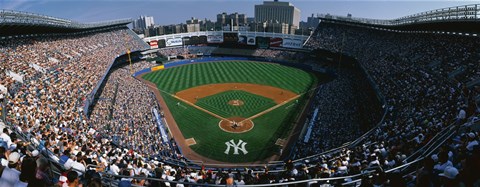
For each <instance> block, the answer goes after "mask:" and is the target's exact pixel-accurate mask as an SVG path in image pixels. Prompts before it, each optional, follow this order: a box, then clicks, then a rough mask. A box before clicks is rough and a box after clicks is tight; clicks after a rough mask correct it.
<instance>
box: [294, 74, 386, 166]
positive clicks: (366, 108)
mask: <svg viewBox="0 0 480 187" xmlns="http://www.w3.org/2000/svg"><path fill="white" fill-rule="evenodd" d="M359 71H361V70H359V69H358V68H357V69H353V68H343V69H342V70H341V71H338V72H337V76H336V78H333V80H331V81H329V82H326V83H323V84H321V85H320V87H319V88H318V91H317V93H316V95H315V98H314V99H313V101H312V102H313V106H314V108H315V109H318V114H317V116H316V119H312V118H313V116H310V117H309V119H310V122H313V124H312V127H311V132H310V133H309V135H306V136H308V137H306V138H304V137H301V138H299V140H298V142H297V144H296V147H295V150H294V151H293V153H294V156H293V158H294V159H296V158H303V157H306V156H310V155H314V154H318V153H322V152H324V151H327V150H330V149H333V148H336V147H339V145H342V144H344V143H346V142H349V141H353V140H355V139H356V138H358V137H360V135H362V134H363V133H365V132H366V131H367V130H369V129H370V128H372V126H373V125H375V123H378V121H379V120H380V119H381V114H382V112H381V106H380V104H379V103H380V102H379V101H378V100H377V97H376V96H375V93H374V92H373V89H371V85H370V84H369V82H368V80H366V78H365V76H364V75H363V74H362V73H361V72H359ZM369 88H370V89H369Z"/></svg>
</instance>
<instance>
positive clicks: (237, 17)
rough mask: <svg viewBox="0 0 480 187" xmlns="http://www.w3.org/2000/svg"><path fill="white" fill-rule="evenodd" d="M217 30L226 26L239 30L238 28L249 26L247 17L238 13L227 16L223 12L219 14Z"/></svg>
mask: <svg viewBox="0 0 480 187" xmlns="http://www.w3.org/2000/svg"><path fill="white" fill-rule="evenodd" d="M216 24H217V28H222V27H224V26H226V25H229V26H233V27H235V28H238V26H244V25H246V24H247V16H245V14H239V13H238V12H235V13H232V14H227V13H226V12H223V13H221V14H217V23H216Z"/></svg>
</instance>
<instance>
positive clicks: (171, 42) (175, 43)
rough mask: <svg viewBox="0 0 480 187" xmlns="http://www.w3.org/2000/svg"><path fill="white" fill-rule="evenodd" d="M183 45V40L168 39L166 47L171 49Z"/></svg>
mask: <svg viewBox="0 0 480 187" xmlns="http://www.w3.org/2000/svg"><path fill="white" fill-rule="evenodd" d="M182 44H183V43H182V38H173V39H167V43H166V46H167V47H170V46H178V45H182Z"/></svg>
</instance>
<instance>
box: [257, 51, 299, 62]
mask: <svg viewBox="0 0 480 187" xmlns="http://www.w3.org/2000/svg"><path fill="white" fill-rule="evenodd" d="M252 56H254V57H262V58H269V59H276V60H286V61H295V62H297V60H298V59H300V58H302V57H303V56H304V55H303V53H299V52H295V51H286V50H279V49H256V50H255V51H254V53H253V54H252Z"/></svg>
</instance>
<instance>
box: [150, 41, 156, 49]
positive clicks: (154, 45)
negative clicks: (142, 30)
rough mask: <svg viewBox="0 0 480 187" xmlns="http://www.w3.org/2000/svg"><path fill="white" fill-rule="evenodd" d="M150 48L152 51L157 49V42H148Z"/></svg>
mask: <svg viewBox="0 0 480 187" xmlns="http://www.w3.org/2000/svg"><path fill="white" fill-rule="evenodd" d="M149 44H150V48H152V49H154V48H158V41H157V40H152V41H150V43H149Z"/></svg>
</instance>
